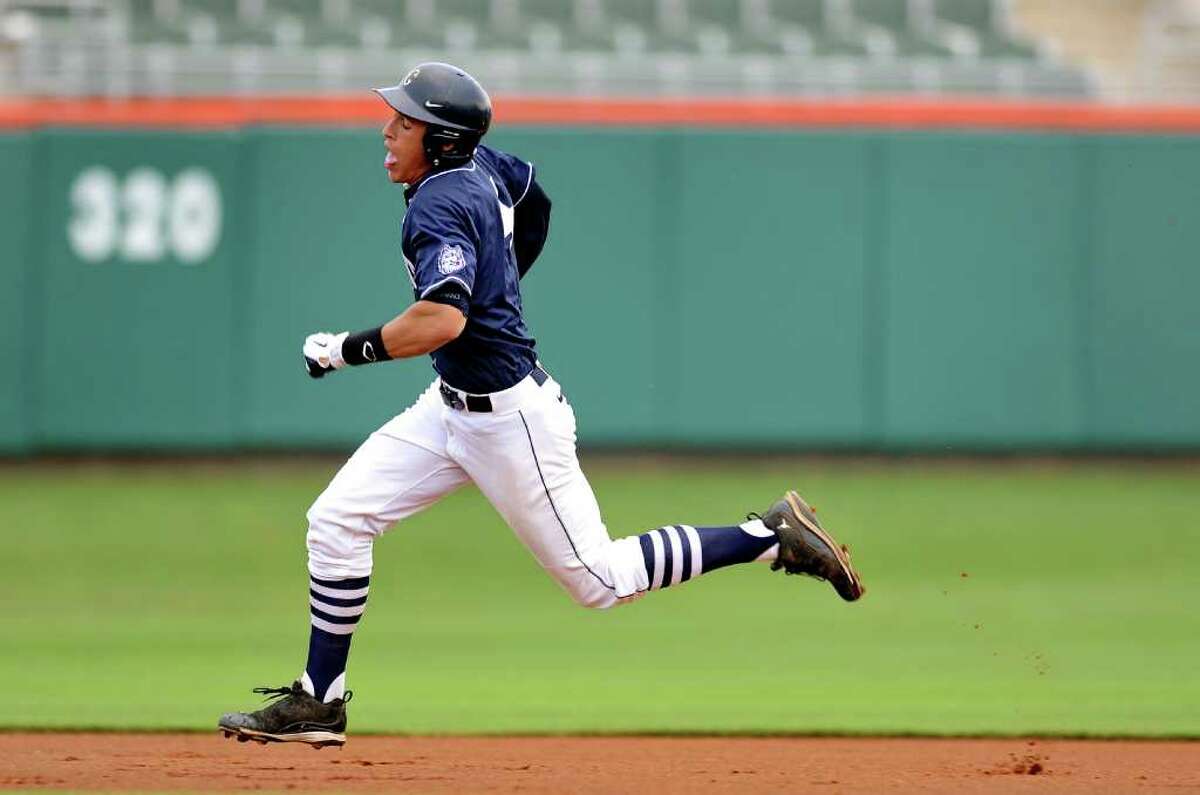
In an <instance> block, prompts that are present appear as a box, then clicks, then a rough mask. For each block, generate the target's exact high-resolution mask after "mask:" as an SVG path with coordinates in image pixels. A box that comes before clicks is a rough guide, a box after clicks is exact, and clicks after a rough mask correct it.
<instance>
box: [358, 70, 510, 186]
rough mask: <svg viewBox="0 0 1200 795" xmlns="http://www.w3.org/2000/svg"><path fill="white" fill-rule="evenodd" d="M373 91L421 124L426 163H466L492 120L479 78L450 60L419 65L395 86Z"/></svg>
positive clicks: (439, 164)
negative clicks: (424, 126)
mask: <svg viewBox="0 0 1200 795" xmlns="http://www.w3.org/2000/svg"><path fill="white" fill-rule="evenodd" d="M374 91H375V93H376V94H378V95H379V96H380V97H382V98H383V101H384V102H386V103H387V104H388V105H390V106H391V107H392V109H393V110H395V111H397V112H399V113H403V114H404V115H405V116H408V117H409V118H410V119H417V120H418V121H423V122H425V123H426V124H427V125H429V126H428V129H427V130H426V131H425V157H427V158H428V159H429V163H430V165H433V166H435V167H436V166H441V165H454V164H457V163H465V162H466V161H467V160H470V159H471V155H473V154H474V153H475V147H476V146H477V145H478V144H479V139H480V138H482V137H483V135H484V133H486V132H487V130H488V126H489V125H490V124H491V123H492V100H491V99H490V98H489V97H488V95H487V92H486V91H484V90H483V86H481V85H479V82H478V81H477V80H476V79H475V78H473V77H471V76H470V75H469V74H467V73H466V72H465V71H463V70H462V69H459V68H458V67H457V66H451V65H450V64H448V63H436V62H431V63H423V64H418V65H417V66H416V67H415V68H414V69H413V70H412V71H411V72H409V73H408V74H407V75H405V76H404V79H403V80H401V81H400V82H399V83H398V84H396V85H394V86H389V87H387V88H376V89H374Z"/></svg>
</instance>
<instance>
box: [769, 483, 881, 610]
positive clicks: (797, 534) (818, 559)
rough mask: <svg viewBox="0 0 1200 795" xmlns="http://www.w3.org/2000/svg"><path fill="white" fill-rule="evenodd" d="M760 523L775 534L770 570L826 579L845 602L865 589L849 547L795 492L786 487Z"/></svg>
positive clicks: (854, 597)
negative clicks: (775, 551)
mask: <svg viewBox="0 0 1200 795" xmlns="http://www.w3.org/2000/svg"><path fill="white" fill-rule="evenodd" d="M762 523H763V524H764V525H766V527H767V528H768V529H769V530H772V531H774V533H775V535H777V536H779V557H778V558H777V559H776V560H775V562H773V563H772V564H771V569H772V571H778V570H779V569H783V570H784V571H786V572H787V573H788V574H806V575H808V576H810V577H816V578H817V579H821V580H828V581H829V583H830V584H831V585H832V586H833V588H834V590H835V591H837V592H838V596H840V597H842V598H843V599H845V600H846V601H847V602H853V601H855V600H856V599H858V598H859V597H861V596H862V595H863V593H864V592H865V591H866V589H865V588H863V585H862V581H861V580H860V579H859V578H858V572H856V571H855V570H854V567H853V566H851V565H850V551H849V550H847V549H846V548H845V547H843V546H841V545H840V544H838V543H837V542H836V541H834V540H833V538H832V537H831V536H830V535H829V533H827V532H826V531H825V528H823V527H821V523H820V522H818V521H817V515H816V513H814V512H813V509H812V508H810V507H809V505H808V503H806V502H805V501H804V500H802V499H801V498H800V495H799V494H797V493H796V492H794V491H789V492H788V493H787V494H785V495H783V498H782V499H781V500H779V501H778V502H776V503H775V504H774V505H772V506H771V509H770V510H769V511H767V512H766V513H765V514H764V515H763V516H762Z"/></svg>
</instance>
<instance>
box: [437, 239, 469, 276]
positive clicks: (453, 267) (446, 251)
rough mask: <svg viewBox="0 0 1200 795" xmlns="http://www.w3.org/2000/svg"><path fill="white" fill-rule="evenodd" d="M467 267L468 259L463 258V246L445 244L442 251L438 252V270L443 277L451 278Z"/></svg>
mask: <svg viewBox="0 0 1200 795" xmlns="http://www.w3.org/2000/svg"><path fill="white" fill-rule="evenodd" d="M465 267H467V258H466V257H464V256H463V250H462V246H452V245H450V244H449V243H443V244H442V250H441V251H440V252H438V270H439V271H441V272H442V274H443V275H445V276H449V275H450V274H451V273H457V272H458V271H460V270H462V269H463V268H465Z"/></svg>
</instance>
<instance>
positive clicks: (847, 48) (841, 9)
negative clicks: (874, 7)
mask: <svg viewBox="0 0 1200 795" xmlns="http://www.w3.org/2000/svg"><path fill="white" fill-rule="evenodd" d="M769 10H770V17H771V25H772V26H773V27H774V28H775V29H776V30H778V31H779V35H780V36H781V37H786V36H788V35H789V33H790V34H791V35H795V32H796V31H801V32H803V34H804V35H806V36H808V37H809V38H810V40H811V46H810V48H809V52H810V54H811V55H817V56H822V55H835V56H836V55H867V54H868V53H869V52H870V48H869V42H868V41H867V38H866V37H864V35H863V32H862V31H861V29H858V28H856V27H855V26H854V23H853V18H852V17H851V16H850V14H849V8H848V6H847V5H846V3H845V2H842V0H770V6H769ZM784 46H785V47H786V45H784Z"/></svg>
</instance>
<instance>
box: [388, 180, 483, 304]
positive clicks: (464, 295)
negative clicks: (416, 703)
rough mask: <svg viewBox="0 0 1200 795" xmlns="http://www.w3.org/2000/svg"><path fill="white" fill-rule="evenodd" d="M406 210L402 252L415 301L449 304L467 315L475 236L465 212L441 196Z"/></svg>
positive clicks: (473, 279) (474, 259) (428, 199)
mask: <svg viewBox="0 0 1200 795" xmlns="http://www.w3.org/2000/svg"><path fill="white" fill-rule="evenodd" d="M421 199H422V201H417V202H414V203H413V204H412V205H410V206H409V208H408V214H407V215H406V216H405V219H404V239H403V242H402V248H403V251H404V260H405V263H406V264H407V265H408V268H409V276H410V277H411V278H412V283H413V294H414V296H415V297H416V299H417V300H418V301H436V302H438V303H443V304H450V305H452V306H456V307H458V308H459V309H461V310H462V312H463V314H466V312H467V307H468V306H469V305H470V302H471V291H472V289H473V288H474V286H475V266H476V251H475V245H476V244H475V232H474V224H473V223H472V221H471V218H470V216H469V214H468V213H467V211H466V209H465V208H463V207H461V206H460V205H457V204H455V203H454V202H452V201H449V200H447V199H446V198H445V197H443V196H439V195H437V194H432V195H430V196H428V197H424V196H422V197H421Z"/></svg>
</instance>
